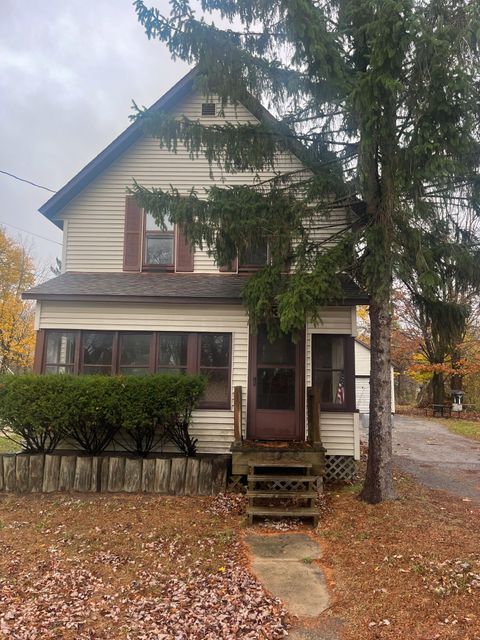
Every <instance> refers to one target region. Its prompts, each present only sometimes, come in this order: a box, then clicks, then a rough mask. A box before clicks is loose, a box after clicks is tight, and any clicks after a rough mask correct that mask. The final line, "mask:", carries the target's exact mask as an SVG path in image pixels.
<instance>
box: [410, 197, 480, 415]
mask: <svg viewBox="0 0 480 640" xmlns="http://www.w3.org/2000/svg"><path fill="white" fill-rule="evenodd" d="M478 223H479V220H478V219H477V218H476V216H475V217H472V216H469V215H467V214H466V212H465V211H464V209H463V207H462V206H460V207H458V206H457V207H452V206H450V207H448V209H447V210H446V211H444V210H442V207H439V209H438V210H437V217H436V218H435V219H434V220H433V221H432V222H431V223H430V226H429V227H428V228H427V229H423V230H422V232H421V233H412V232H410V233H406V234H405V239H406V241H405V244H404V250H403V253H402V255H401V256H400V260H399V269H398V274H399V276H400V277H401V278H402V280H403V283H404V285H405V287H406V289H407V291H408V294H409V296H410V300H411V307H410V309H411V313H412V315H413V316H414V317H413V318H412V319H413V321H414V322H415V325H416V326H417V327H418V329H419V330H420V332H421V336H422V339H421V351H422V353H423V355H424V356H425V358H426V360H427V362H428V363H429V364H430V365H431V369H432V380H431V386H432V395H433V402H434V403H435V404H443V403H444V401H445V372H444V368H445V365H447V362H448V367H449V368H450V369H451V370H452V371H455V369H457V368H458V369H460V365H459V363H460V361H461V360H462V353H461V351H462V348H461V345H462V343H463V341H464V339H465V334H466V332H467V329H468V327H469V325H470V324H471V316H472V312H473V308H474V306H475V302H476V300H477V298H478V295H479V293H480V270H479V268H478V265H479V261H480V249H479V246H478V235H479V234H478V231H479V224H478ZM419 242H421V245H422V246H421V251H420V250H419V247H418V243H419ZM451 377H452V380H451V388H452V389H457V390H458V389H461V388H462V382H461V378H462V376H461V375H455V374H453V375H452V376H451Z"/></svg>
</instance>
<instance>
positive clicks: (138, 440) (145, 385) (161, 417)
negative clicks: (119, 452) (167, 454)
mask: <svg viewBox="0 0 480 640" xmlns="http://www.w3.org/2000/svg"><path fill="white" fill-rule="evenodd" d="M120 380H121V386H122V391H121V396H120V415H121V418H120V424H121V427H122V428H123V429H124V430H125V435H126V436H127V438H126V440H123V439H122V440H120V441H118V442H119V444H120V445H121V446H123V447H124V448H125V449H126V450H127V451H130V452H131V453H133V454H135V455H137V456H141V457H145V456H147V455H148V454H149V453H150V452H151V451H152V450H153V449H154V448H156V447H157V446H159V445H161V444H163V443H164V442H165V441H166V440H172V441H173V442H174V443H175V444H176V445H177V446H178V447H179V449H180V450H181V451H182V452H183V453H185V455H195V452H196V450H195V443H196V440H192V438H191V437H190V435H189V433H188V429H189V426H190V419H191V414H192V411H193V409H194V407H195V406H196V404H197V403H198V401H199V399H200V397H201V395H202V393H203V392H204V390H205V380H204V379H203V378H201V377H200V376H187V375H179V374H176V375H171V374H155V375H148V376H142V377H124V378H121V379H120ZM180 423H182V424H183V431H182V432H183V433H185V434H186V435H184V436H183V438H182V437H178V427H177V425H178V424H180Z"/></svg>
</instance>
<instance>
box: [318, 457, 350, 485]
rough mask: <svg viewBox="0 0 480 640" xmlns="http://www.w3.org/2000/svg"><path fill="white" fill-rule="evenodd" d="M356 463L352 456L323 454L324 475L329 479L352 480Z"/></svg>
mask: <svg viewBox="0 0 480 640" xmlns="http://www.w3.org/2000/svg"><path fill="white" fill-rule="evenodd" d="M356 473H357V463H356V461H355V460H354V458H353V457H352V456H325V475H324V478H325V480H326V481H327V482H328V481H329V480H346V481H350V480H354V479H355V476H356Z"/></svg>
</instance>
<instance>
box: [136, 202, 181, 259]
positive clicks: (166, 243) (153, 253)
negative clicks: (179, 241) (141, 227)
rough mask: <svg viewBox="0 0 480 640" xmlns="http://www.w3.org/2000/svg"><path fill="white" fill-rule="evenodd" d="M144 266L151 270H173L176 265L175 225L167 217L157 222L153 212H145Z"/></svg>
mask: <svg viewBox="0 0 480 640" xmlns="http://www.w3.org/2000/svg"><path fill="white" fill-rule="evenodd" d="M143 266H144V268H146V269H147V270H148V269H151V270H157V269H158V270H162V271H173V269H174V267H175V226H174V225H173V224H172V222H171V221H170V220H168V219H167V218H165V225H164V226H163V227H162V226H160V225H158V224H157V222H156V220H155V218H154V217H153V216H152V214H151V213H148V212H147V213H145V234H144V243H143Z"/></svg>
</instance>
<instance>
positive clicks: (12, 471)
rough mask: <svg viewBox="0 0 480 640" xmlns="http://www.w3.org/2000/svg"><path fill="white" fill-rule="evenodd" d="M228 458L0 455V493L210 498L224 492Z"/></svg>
mask: <svg viewBox="0 0 480 640" xmlns="http://www.w3.org/2000/svg"><path fill="white" fill-rule="evenodd" d="M227 464H228V460H227V458H225V457H219V456H217V457H211V458H151V459H145V460H143V459H140V458H128V457H125V456H123V457H119V456H101V457H92V456H80V455H40V454H36V455H33V454H21V453H19V454H3V455H1V454H0V491H7V492H12V491H13V492H17V493H51V492H54V491H78V492H82V493H84V492H112V493H113V492H114V493H117V492H126V493H159V494H168V495H181V496H183V495H187V496H194V495H212V494H216V493H220V492H222V491H225V489H226V485H227Z"/></svg>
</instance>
